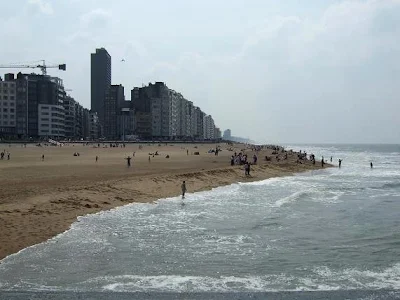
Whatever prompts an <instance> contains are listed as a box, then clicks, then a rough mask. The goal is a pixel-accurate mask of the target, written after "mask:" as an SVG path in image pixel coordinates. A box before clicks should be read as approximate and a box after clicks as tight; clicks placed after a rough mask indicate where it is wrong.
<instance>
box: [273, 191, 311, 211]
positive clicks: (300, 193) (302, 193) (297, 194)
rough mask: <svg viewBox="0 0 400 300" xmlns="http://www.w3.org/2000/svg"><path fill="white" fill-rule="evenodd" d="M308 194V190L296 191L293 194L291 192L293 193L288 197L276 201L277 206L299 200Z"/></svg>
mask: <svg viewBox="0 0 400 300" xmlns="http://www.w3.org/2000/svg"><path fill="white" fill-rule="evenodd" d="M306 195H308V191H298V192H294V193H293V194H291V195H289V196H287V197H284V198H281V199H279V200H277V201H276V202H275V206H276V207H281V206H282V205H284V204H288V203H291V202H294V201H297V200H299V199H300V198H302V197H304V196H306Z"/></svg>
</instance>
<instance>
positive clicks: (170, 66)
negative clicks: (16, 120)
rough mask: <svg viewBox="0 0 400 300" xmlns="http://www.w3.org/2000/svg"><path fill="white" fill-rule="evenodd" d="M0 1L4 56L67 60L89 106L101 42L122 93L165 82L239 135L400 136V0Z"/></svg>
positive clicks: (267, 139) (1, 60)
mask: <svg viewBox="0 0 400 300" xmlns="http://www.w3.org/2000/svg"><path fill="white" fill-rule="evenodd" d="M0 4H1V9H0V28H1V30H0V64H11V63H19V62H34V61H38V60H42V59H44V60H46V63H47V64H61V63H66V64H67V71H66V72H62V71H59V70H57V69H48V73H49V74H50V75H52V76H58V77H61V78H62V79H63V81H64V85H65V87H66V88H67V89H71V90H72V91H70V92H69V93H70V94H71V96H73V97H74V98H75V99H76V100H77V101H79V102H80V103H81V104H82V105H83V106H84V107H87V108H90V53H92V52H94V51H95V49H96V48H100V47H104V48H106V49H107V50H108V52H109V53H110V55H111V56H112V83H113V84H122V85H124V87H125V95H126V99H130V90H131V89H132V88H133V87H135V86H142V84H148V83H149V82H155V81H163V82H165V83H166V84H167V85H168V87H169V88H172V89H174V90H176V91H179V92H181V93H182V94H183V95H184V96H185V98H187V99H188V100H190V101H193V102H194V104H195V105H196V106H199V107H200V108H201V109H202V110H203V111H204V112H206V113H207V114H210V115H212V116H213V118H214V120H215V122H216V125H217V126H219V127H220V128H221V129H222V130H225V129H227V128H230V129H231V130H232V134H233V135H235V136H242V137H248V138H251V139H253V140H256V141H258V142H263V143H400V101H399V100H400V0H343V1H339V0H285V1H282V0H247V1H246V0H229V1H225V0H224V1H223V0H168V1H165V0H148V1H136V0H130V1H123V0H113V1H109V0H13V1H7V0H0ZM122 59H124V60H125V61H122ZM1 71H3V72H1V74H2V75H4V73H7V72H14V73H17V72H18V71H19V70H17V69H11V70H8V69H2V70H1ZM25 71H26V72H31V70H25ZM36 72H40V70H36Z"/></svg>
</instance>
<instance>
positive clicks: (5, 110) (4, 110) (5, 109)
mask: <svg viewBox="0 0 400 300" xmlns="http://www.w3.org/2000/svg"><path fill="white" fill-rule="evenodd" d="M4 106H6V105H5V103H4ZM3 112H8V109H7V108H3Z"/></svg>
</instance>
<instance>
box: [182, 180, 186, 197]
mask: <svg viewBox="0 0 400 300" xmlns="http://www.w3.org/2000/svg"><path fill="white" fill-rule="evenodd" d="M181 190H182V199H185V193H186V182H185V180H184V181H183V182H182V185H181Z"/></svg>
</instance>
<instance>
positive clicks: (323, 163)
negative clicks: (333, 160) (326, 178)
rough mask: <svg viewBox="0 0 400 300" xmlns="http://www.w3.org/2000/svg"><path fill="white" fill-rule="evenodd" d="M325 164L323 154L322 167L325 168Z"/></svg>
mask: <svg viewBox="0 0 400 300" xmlns="http://www.w3.org/2000/svg"><path fill="white" fill-rule="evenodd" d="M324 165H325V161H324V157H323V156H322V159H321V167H322V168H323V167H324Z"/></svg>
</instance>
